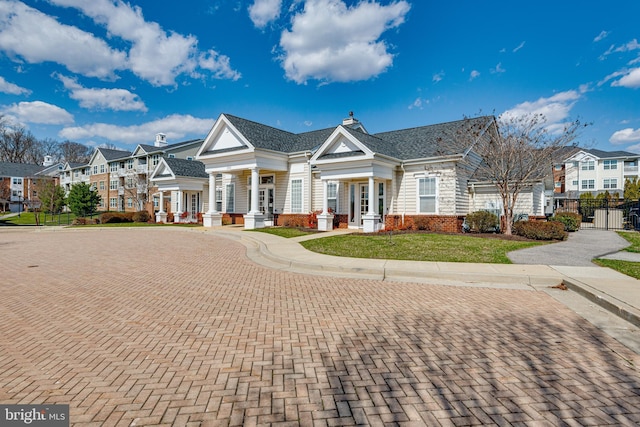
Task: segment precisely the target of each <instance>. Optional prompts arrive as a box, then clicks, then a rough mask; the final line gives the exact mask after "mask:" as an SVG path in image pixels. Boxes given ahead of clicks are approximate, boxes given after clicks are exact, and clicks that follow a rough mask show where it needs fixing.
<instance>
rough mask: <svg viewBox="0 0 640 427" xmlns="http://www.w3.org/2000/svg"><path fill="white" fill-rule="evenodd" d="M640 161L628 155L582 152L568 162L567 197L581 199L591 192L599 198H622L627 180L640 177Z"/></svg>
mask: <svg viewBox="0 0 640 427" xmlns="http://www.w3.org/2000/svg"><path fill="white" fill-rule="evenodd" d="M639 158H640V155H638V154H634V153H630V152H628V151H602V150H596V149H588V150H587V149H580V150H579V151H578V152H576V153H575V154H573V155H572V156H570V157H568V158H567V159H566V160H565V161H564V168H565V176H566V178H565V180H566V183H565V190H566V194H567V196H568V197H569V198H579V197H580V194H583V193H587V192H589V193H591V194H593V195H594V196H595V195H597V194H598V193H604V192H605V191H608V192H609V194H615V193H618V195H619V197H621V198H622V197H623V192H624V183H625V180H626V179H627V178H632V177H636V178H637V177H638V176H640V174H639V171H638V159H639Z"/></svg>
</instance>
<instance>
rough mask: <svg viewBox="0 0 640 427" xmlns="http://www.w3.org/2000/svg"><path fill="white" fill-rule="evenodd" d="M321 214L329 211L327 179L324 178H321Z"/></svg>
mask: <svg viewBox="0 0 640 427" xmlns="http://www.w3.org/2000/svg"><path fill="white" fill-rule="evenodd" d="M322 192H323V195H322V214H323V215H326V214H328V213H329V200H328V196H329V181H327V180H326V179H323V180H322Z"/></svg>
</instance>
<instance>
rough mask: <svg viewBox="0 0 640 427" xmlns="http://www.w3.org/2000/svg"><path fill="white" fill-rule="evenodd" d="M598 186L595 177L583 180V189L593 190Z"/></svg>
mask: <svg viewBox="0 0 640 427" xmlns="http://www.w3.org/2000/svg"><path fill="white" fill-rule="evenodd" d="M594 188H596V182H595V180H593V179H583V180H582V189H583V190H593V189H594Z"/></svg>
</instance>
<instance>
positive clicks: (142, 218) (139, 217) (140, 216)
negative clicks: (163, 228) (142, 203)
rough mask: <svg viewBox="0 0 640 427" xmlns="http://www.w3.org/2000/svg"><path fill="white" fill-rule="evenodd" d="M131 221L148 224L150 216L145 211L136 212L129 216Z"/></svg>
mask: <svg viewBox="0 0 640 427" xmlns="http://www.w3.org/2000/svg"><path fill="white" fill-rule="evenodd" d="M131 219H132V220H133V222H149V221H150V220H151V215H149V212H147V211H138V212H135V213H134V214H133V215H132V216H131Z"/></svg>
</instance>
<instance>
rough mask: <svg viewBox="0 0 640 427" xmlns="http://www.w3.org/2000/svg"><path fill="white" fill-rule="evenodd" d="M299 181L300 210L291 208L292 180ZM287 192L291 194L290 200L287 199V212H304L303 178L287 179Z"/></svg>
mask: <svg viewBox="0 0 640 427" xmlns="http://www.w3.org/2000/svg"><path fill="white" fill-rule="evenodd" d="M294 181H300V211H299V212H298V211H294V210H293V182H294ZM289 194H291V200H290V201H289V212H291V213H304V179H303V178H291V181H289Z"/></svg>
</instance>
